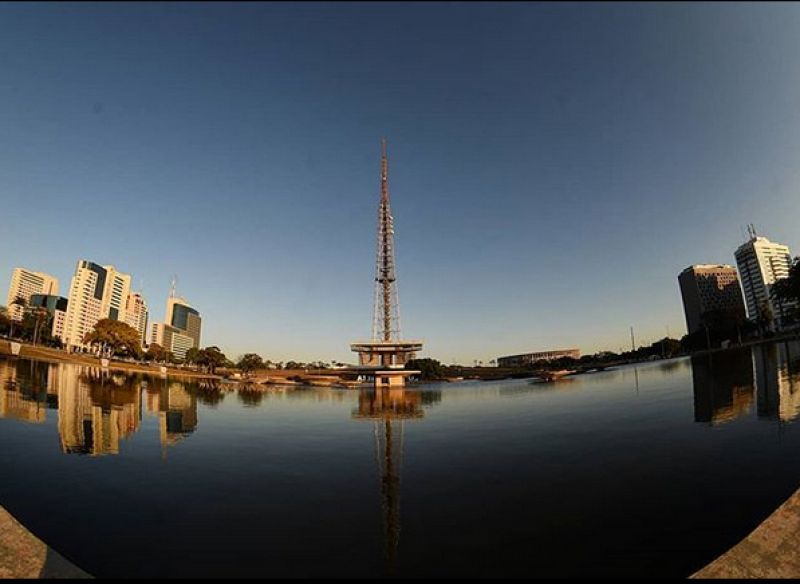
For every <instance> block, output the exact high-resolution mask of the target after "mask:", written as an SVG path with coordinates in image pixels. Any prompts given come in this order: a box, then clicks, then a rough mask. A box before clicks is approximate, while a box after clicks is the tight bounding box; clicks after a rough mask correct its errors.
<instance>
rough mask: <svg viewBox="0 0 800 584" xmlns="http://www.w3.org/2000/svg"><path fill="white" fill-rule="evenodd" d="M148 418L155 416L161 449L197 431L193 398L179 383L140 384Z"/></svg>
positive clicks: (195, 404) (155, 382) (195, 402)
mask: <svg viewBox="0 0 800 584" xmlns="http://www.w3.org/2000/svg"><path fill="white" fill-rule="evenodd" d="M143 385H144V386H145V388H146V391H145V394H146V399H145V401H146V410H147V413H148V415H152V416H158V435H159V440H160V442H161V446H162V447H167V446H171V445H173V444H175V443H176V442H178V441H179V440H181V439H182V438H184V437H186V436H188V435H189V434H191V433H192V432H194V431H195V429H196V428H197V396H196V395H194V394H193V393H190V392H189V391H187V390H186V388H185V386H184V385H185V384H184V383H183V382H180V381H173V380H165V379H155V380H152V381H150V382H143Z"/></svg>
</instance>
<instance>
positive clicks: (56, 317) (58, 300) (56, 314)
mask: <svg viewBox="0 0 800 584" xmlns="http://www.w3.org/2000/svg"><path fill="white" fill-rule="evenodd" d="M68 304H69V301H68V300H67V299H66V298H64V297H63V296H55V295H52V294H34V295H32V296H31V299H30V301H29V303H28V305H29V306H30V307H31V308H44V309H45V310H47V313H48V314H49V315H50V318H51V319H52V328H51V329H50V335H51V336H52V337H53V338H57V339H63V338H64V323H65V322H66V320H67V305H68Z"/></svg>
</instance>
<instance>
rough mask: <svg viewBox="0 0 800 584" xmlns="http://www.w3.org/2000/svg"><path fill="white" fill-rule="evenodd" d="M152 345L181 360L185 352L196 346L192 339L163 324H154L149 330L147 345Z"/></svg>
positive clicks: (182, 332)
mask: <svg viewBox="0 0 800 584" xmlns="http://www.w3.org/2000/svg"><path fill="white" fill-rule="evenodd" d="M154 343H155V344H157V345H160V346H161V347H163V348H164V349H166V350H167V351H169V352H170V353H172V354H173V355H174V356H175V358H176V359H181V360H183V359H185V358H186V352H187V351H188V350H189V349H191V348H192V347H196V346H197V345H195V343H194V339H193V338H192V337H190V336H189V335H187V334H185V332H184V331H181V330H180V329H177V328H175V327H174V326H169V325H168V324H164V323H163V322H154V323H153V326H152V328H151V329H150V339H149V340H148V344H150V345H152V344H154Z"/></svg>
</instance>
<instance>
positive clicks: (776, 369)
mask: <svg viewBox="0 0 800 584" xmlns="http://www.w3.org/2000/svg"><path fill="white" fill-rule="evenodd" d="M752 363H753V371H754V375H755V381H756V395H757V397H758V416H759V417H760V418H768V419H778V420H781V421H784V422H788V421H790V420H794V419H795V418H796V417H797V415H798V413H800V371H799V370H800V349H798V344H797V343H796V342H793V343H770V344H767V345H758V346H755V347H753V359H752Z"/></svg>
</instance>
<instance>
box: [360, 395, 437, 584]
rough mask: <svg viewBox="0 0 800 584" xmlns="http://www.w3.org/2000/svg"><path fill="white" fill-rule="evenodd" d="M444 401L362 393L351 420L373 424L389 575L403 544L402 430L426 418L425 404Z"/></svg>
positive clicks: (432, 396)
mask: <svg viewBox="0 0 800 584" xmlns="http://www.w3.org/2000/svg"><path fill="white" fill-rule="evenodd" d="M441 399H442V394H441V391H420V390H413V389H407V388H402V387H400V388H375V389H362V390H360V391H359V394H358V408H357V409H355V410H353V412H352V417H353V418H354V419H358V420H372V422H373V435H374V437H375V461H376V463H377V467H378V472H379V474H380V491H381V509H382V511H383V528H384V559H385V562H386V571H387V572H388V573H389V574H394V573H395V571H396V569H397V550H398V546H399V544H400V476H401V473H402V469H403V430H404V422H405V421H406V420H419V419H421V418H422V417H423V416H424V412H423V409H422V406H423V404H434V403H437V402H439V401H441Z"/></svg>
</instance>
